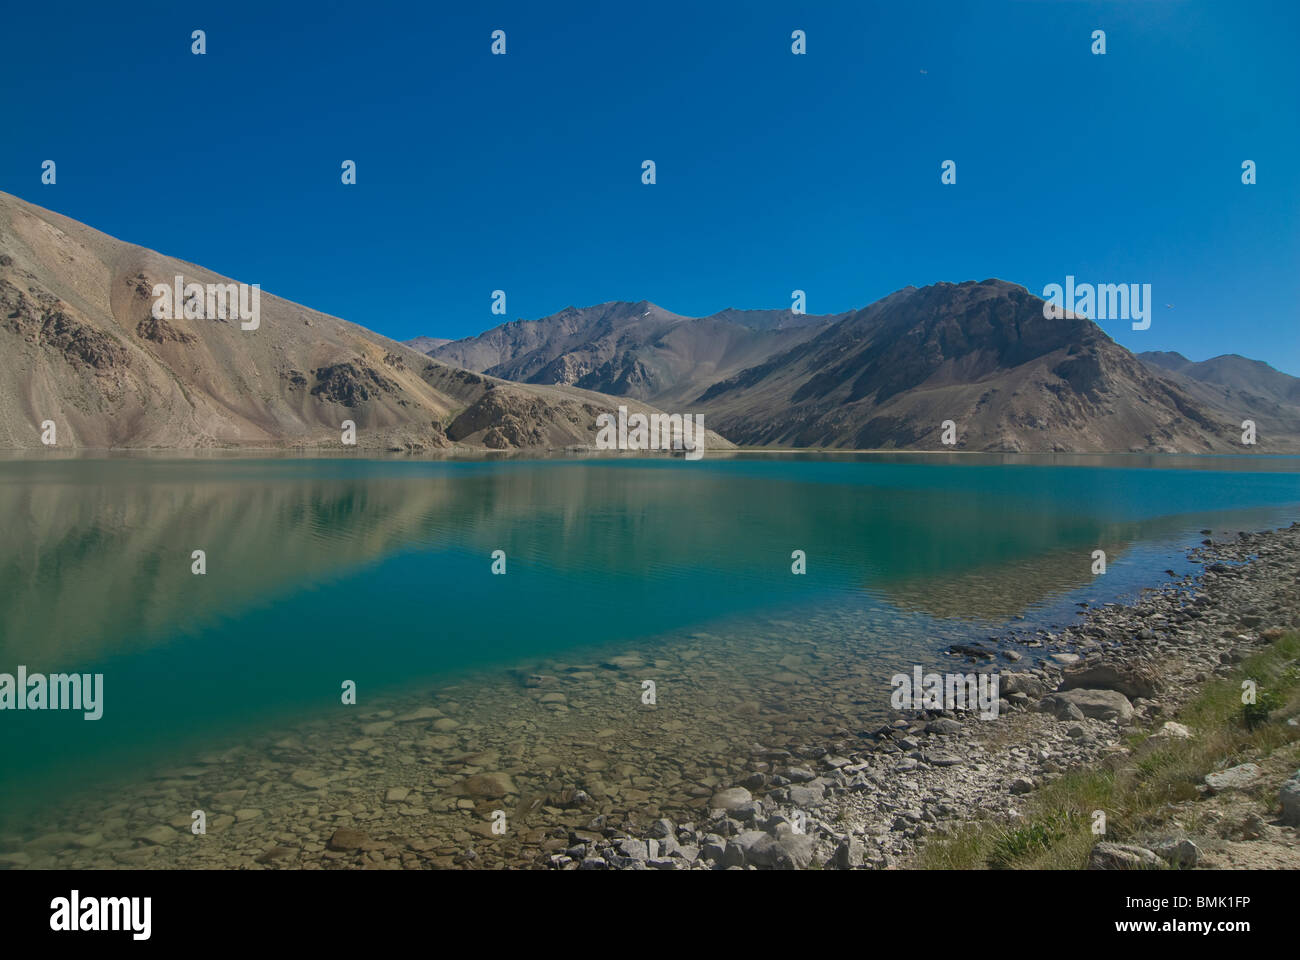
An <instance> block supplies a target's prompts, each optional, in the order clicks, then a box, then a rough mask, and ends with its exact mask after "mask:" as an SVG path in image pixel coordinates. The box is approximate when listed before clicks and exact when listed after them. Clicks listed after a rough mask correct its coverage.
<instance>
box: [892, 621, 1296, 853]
mask: <svg viewBox="0 0 1300 960" xmlns="http://www.w3.org/2000/svg"><path fill="white" fill-rule="evenodd" d="M1298 657H1300V633H1294V632H1293V633H1287V634H1284V635H1283V636H1282V637H1281V638H1280V639H1278V640H1276V641H1275V642H1274V643H1272V644H1270V645H1269V646H1268V647H1265V648H1263V649H1261V651H1260V652H1259V653H1257V654H1255V655H1254V656H1252V657H1250V658H1249V659H1247V660H1245V661H1243V662H1242V663H1241V664H1239V665H1238V666H1237V667H1236V668H1235V669H1234V670H1233V672H1232V674H1231V675H1230V676H1228V677H1226V678H1219V679H1214V680H1210V681H1208V682H1207V683H1206V684H1205V685H1204V686H1203V687H1202V688H1201V690H1200V691H1199V692H1198V693H1197V695H1196V696H1195V697H1194V698H1193V699H1192V700H1191V701H1190V702H1189V703H1187V704H1186V705H1185V706H1184V707H1183V709H1182V710H1181V711H1180V713H1179V715H1178V717H1177V720H1178V722H1179V723H1181V724H1183V725H1184V726H1186V727H1187V728H1188V729H1189V730H1190V731H1191V734H1192V736H1191V739H1187V740H1168V741H1166V742H1164V743H1162V744H1158V745H1148V744H1147V743H1146V740H1147V737H1148V736H1149V735H1150V734H1151V733H1152V732H1154V731H1153V730H1147V731H1141V732H1136V733H1134V734H1132V735H1130V736H1128V737H1127V738H1125V744H1124V745H1125V746H1127V747H1129V748H1130V750H1131V751H1132V753H1131V754H1130V756H1129V757H1128V758H1126V759H1125V760H1124V761H1123V762H1122V763H1120V764H1117V765H1116V768H1115V769H1107V768H1089V769H1084V770H1076V771H1073V772H1071V773H1067V774H1065V775H1063V776H1062V777H1060V778H1058V779H1056V780H1053V781H1052V782H1050V783H1047V784H1045V785H1044V786H1043V787H1042V788H1041V789H1039V790H1038V791H1037V792H1036V793H1035V794H1034V795H1033V797H1032V799H1031V800H1030V801H1029V802H1028V803H1027V804H1026V806H1025V809H1024V819H1023V822H1021V823H1019V824H1017V825H1015V826H1008V825H1006V824H1002V823H997V822H994V821H992V820H990V819H982V820H978V821H975V822H973V823H969V824H966V825H964V826H963V827H961V828H959V829H958V830H956V831H954V832H952V833H949V834H947V835H940V836H935V837H934V838H932V839H931V840H930V841H929V842H927V843H926V845H925V846H924V847H923V848H922V850H921V852H920V854H919V855H918V858H917V866H920V867H923V868H926V869H932V870H978V869H1002V870H1016V869H1022V870H1023V869H1039V870H1044V869H1045V870H1077V869H1082V868H1084V867H1085V866H1087V862H1088V854H1089V851H1091V849H1092V847H1093V844H1094V843H1095V842H1097V841H1098V840H1101V839H1105V840H1110V841H1113V842H1119V843H1123V842H1125V841H1126V840H1129V839H1131V838H1134V837H1137V836H1141V835H1144V834H1147V833H1150V832H1155V831H1158V830H1159V829H1160V828H1161V827H1162V826H1164V825H1165V824H1166V823H1167V822H1168V820H1169V819H1170V816H1171V813H1172V809H1173V807H1172V805H1173V804H1178V803H1182V802H1184V801H1187V800H1193V799H1195V798H1196V797H1197V796H1199V791H1198V789H1197V787H1198V785H1199V784H1200V783H1201V782H1202V780H1203V779H1204V777H1205V775H1206V774H1207V773H1212V772H1214V771H1215V770H1220V769H1223V768H1225V767H1230V766H1234V765H1236V764H1238V763H1244V762H1246V761H1248V760H1258V759H1260V758H1263V757H1266V756H1268V755H1269V754H1270V753H1272V752H1273V751H1274V750H1276V749H1278V748H1279V747H1282V746H1285V745H1287V744H1290V743H1293V742H1296V741H1300V727H1295V726H1289V725H1287V724H1286V722H1285V721H1286V720H1287V719H1288V718H1291V717H1295V716H1297V715H1300V666H1297V658H1298ZM1245 680H1254V681H1255V683H1256V685H1257V692H1256V703H1255V704H1253V705H1247V704H1242V702H1241V697H1242V683H1243V681H1245ZM1161 723H1162V724H1163V721H1162V722H1161ZM1095 811H1102V812H1103V813H1104V815H1105V836H1104V837H1100V836H1094V835H1093V832H1092V828H1093V823H1094V813H1095Z"/></svg>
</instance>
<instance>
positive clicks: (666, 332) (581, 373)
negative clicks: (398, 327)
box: [427, 300, 836, 411]
mask: <svg viewBox="0 0 1300 960" xmlns="http://www.w3.org/2000/svg"><path fill="white" fill-rule="evenodd" d="M835 319H836V318H835V317H818V316H807V315H803V314H793V313H791V312H790V311H789V310H734V309H728V310H723V311H721V312H720V313H716V314H713V315H712V316H709V317H702V318H695V317H684V316H681V315H679V314H676V313H670V312H668V311H667V310H664V309H663V308H661V307H657V306H655V305H654V304H653V303H649V302H647V301H645V300H642V301H639V302H637V303H626V302H622V301H615V302H611V303H601V304H597V305H596V306H594V307H582V308H579V307H567V308H566V309H564V310H561V311H560V312H559V313H556V314H552V315H551V316H549V317H544V318H542V319H541V320H516V321H514V322H511V323H507V324H503V325H502V326H499V327H494V328H493V329H491V330H488V331H487V332H486V333H483V334H480V335H479V336H477V337H469V338H467V339H464V340H456V341H453V342H451V343H448V344H445V345H443V346H440V347H436V348H433V349H432V350H429V351H427V352H428V353H429V355H430V356H432V357H435V358H437V359H439V360H442V361H444V362H446V363H450V364H453V365H455V366H458V367H464V368H465V369H467V370H476V371H480V372H483V373H488V374H491V375H492V376H496V377H502V378H504V379H507V380H515V381H519V382H522V383H535V384H571V385H573V386H576V387H581V388H584V389H587V390H596V391H598V392H600V393H604V394H609V395H611V396H616V397H634V398H636V399H639V400H644V401H647V402H650V403H654V404H655V405H656V406H660V407H669V406H671V407H672V408H673V409H674V411H676V410H678V409H680V408H682V407H683V406H688V405H689V402H690V401H691V400H692V399H693V398H695V397H697V396H699V394H700V393H702V392H703V391H704V390H705V389H706V388H708V387H709V386H711V385H712V384H713V383H716V382H717V381H719V380H722V379H725V378H726V377H729V376H732V375H734V374H736V373H738V372H740V371H741V370H744V369H746V368H748V367H751V366H754V365H755V364H758V363H762V362H763V361H764V360H766V359H767V358H768V357H770V356H771V355H772V354H774V353H778V352H780V351H783V350H786V349H789V348H790V347H792V346H795V345H796V344H799V343H802V342H803V341H805V340H807V339H808V338H809V337H811V336H813V335H815V334H816V333H817V331H818V330H821V329H824V328H825V327H826V326H828V325H829V324H831V323H833V322H834V321H835Z"/></svg>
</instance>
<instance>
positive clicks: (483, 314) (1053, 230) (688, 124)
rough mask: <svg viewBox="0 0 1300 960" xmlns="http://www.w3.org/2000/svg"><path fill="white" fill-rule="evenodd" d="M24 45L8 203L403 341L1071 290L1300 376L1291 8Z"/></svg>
mask: <svg viewBox="0 0 1300 960" xmlns="http://www.w3.org/2000/svg"><path fill="white" fill-rule="evenodd" d="M195 29H203V30H205V31H206V38H207V53H206V54H205V55H203V56H195V55H193V54H192V53H191V52H190V49H191V42H192V41H191V38H190V37H191V32H192V31H193V30H195ZM495 29H502V30H505V31H506V38H507V39H506V42H507V47H506V49H507V53H506V55H505V56H493V55H492V54H491V53H490V46H491V36H490V35H491V33H492V31H493V30H495ZM795 29H802V30H804V31H806V35H807V54H806V55H804V56H795V55H793V54H792V53H791V43H792V41H791V36H790V35H791V32H792V31H793V30H795ZM1095 29H1102V30H1105V31H1106V54H1105V55H1104V56H1096V55H1094V54H1092V53H1091V46H1092V40H1091V33H1092V31H1093V30H1095ZM3 31H4V36H5V43H4V48H5V53H4V56H3V57H2V58H0V91H3V92H4V102H5V118H4V121H3V123H4V133H3V137H2V139H0V189H3V190H5V191H7V192H9V193H13V194H16V195H18V196H20V197H23V198H24V199H27V200H30V201H33V202H35V203H38V204H40V205H42V206H45V207H48V208H50V209H53V210H55V211H58V212H59V213H63V214H66V215H68V216H71V217H73V218H75V219H77V220H81V221H83V222H85V223H87V224H90V225H91V226H93V227H96V228H97V229H100V230H104V231H105V232H107V233H110V234H112V235H114V236H117V237H120V238H122V239H124V240H129V241H131V242H134V243H139V244H141V245H144V246H147V247H151V248H153V249H156V250H159V251H162V252H164V253H167V254H171V255H173V256H177V257H180V258H182V259H184V260H188V261H191V262H196V263H200V264H202V265H204V266H207V267H210V268H212V269H213V270H216V271H218V272H220V273H224V274H227V275H229V276H231V277H233V278H235V279H237V280H241V281H244V282H247V283H254V282H256V283H260V284H261V285H262V288H263V289H264V290H266V291H268V292H271V293H275V294H278V295H281V296H284V297H287V298H289V299H291V300H295V301H298V302H301V303H303V304H305V305H307V306H310V307H313V308H315V309H318V310H323V311H326V312H328V313H333V314H337V315H339V316H343V317H346V318H347V319H349V320H354V321H356V322H358V323H360V324H363V325H364V326H367V327H370V328H372V329H375V330H377V331H379V332H381V333H384V334H386V335H388V336H391V337H394V338H396V339H406V338H409V337H412V336H415V335H417V334H428V335H432V336H443V337H460V336H466V335H470V334H474V333H478V332H480V331H482V330H484V329H486V328H488V327H491V326H494V325H495V324H497V323H499V322H501V321H502V320H503V319H516V318H520V317H523V318H536V317H540V316H544V315H546V314H548V313H552V312H554V311H556V310H559V309H561V308H563V307H565V306H568V305H579V306H581V305H587V304H592V303H598V302H601V301H605V300H640V299H647V300H652V301H654V302H655V303H658V304H659V305H661V306H662V307H664V308H666V309H668V310H672V311H675V312H677V313H683V314H688V315H703V314H707V313H712V312H714V311H716V310H719V309H722V308H724V307H728V306H735V307H788V306H789V305H790V294H791V291H792V290H794V289H796V288H798V289H802V290H805V291H806V292H807V308H808V311H809V312H811V313H831V312H839V311H842V310H848V309H852V308H855V307H860V306H864V305H866V304H867V303H869V302H871V301H872V300H875V299H877V298H879V297H881V296H884V295H885V294H888V293H889V292H891V291H893V290H895V289H897V288H899V287H902V286H905V285H907V284H914V285H917V286H922V285H924V284H927V283H932V282H935V281H938V280H950V281H961V280H969V279H973V280H981V279H984V278H987V277H1001V278H1003V279H1006V280H1010V281H1013V282H1017V283H1022V284H1024V285H1025V286H1027V287H1028V288H1029V289H1030V290H1031V291H1033V292H1034V293H1036V294H1041V292H1042V290H1043V287H1044V285H1046V284H1048V283H1063V282H1064V280H1065V277H1066V275H1067V274H1072V275H1074V276H1075V277H1076V278H1077V279H1078V280H1079V281H1080V282H1093V283H1121V282H1133V283H1150V284H1151V285H1152V292H1153V298H1154V300H1155V302H1156V308H1155V310H1154V312H1153V319H1152V324H1151V327H1150V329H1149V330H1146V331H1142V332H1134V331H1132V330H1131V329H1130V325H1129V324H1128V323H1127V322H1103V324H1102V325H1103V327H1105V328H1106V329H1107V332H1109V333H1110V334H1111V335H1112V336H1113V337H1115V338H1116V339H1117V340H1118V341H1119V342H1120V343H1122V344H1124V345H1125V346H1127V347H1129V348H1130V349H1133V350H1146V349H1162V350H1179V351H1181V352H1183V353H1185V354H1187V355H1188V356H1190V357H1192V358H1193V359H1196V360H1200V359H1205V358H1206V357H1209V356H1213V355H1216V354H1220V353H1241V354H1244V355H1246V356H1251V357H1256V358H1259V359H1264V360H1268V361H1269V362H1271V363H1273V364H1274V365H1275V366H1277V367H1279V368H1280V369H1283V370H1286V371H1287V372H1289V373H1292V374H1297V375H1300V316H1298V313H1300V310H1298V308H1297V305H1296V297H1295V287H1296V285H1297V282H1300V227H1298V225H1300V185H1298V179H1297V178H1298V177H1300V157H1298V156H1297V146H1300V57H1297V56H1296V53H1295V43H1296V40H1297V37H1298V36H1300V3H1296V2H1294V0H1281V2H1276V3H1263V2H1259V3H1255V2H1248V0H1247V2H1243V0H1232V2H1226V0H1223V2H1189V3H1178V2H1123V3H1074V2H1068V3H1051V2H1018V3H1001V2H980V3H955V2H942V3H932V4H927V3H921V2H911V0H908V2H902V0H900V2H895V3H888V4H878V3H867V2H846V3H835V2H818V3H807V4H798V3H778V2H764V0H749V2H744V3H709V2H703V0H696V2H688V3H668V2H661V0H652V2H649V3H633V2H626V3H625V2H618V3H615V2H592V3H576V2H566V3H559V2H544V3H543V2H536V0H533V2H522V3H502V2H493V3H473V4H470V3H466V4H458V5H455V6H454V7H453V6H452V5H449V4H443V3H436V2H434V3H419V4H410V5H400V6H399V5H389V4H385V3H381V2H367V3H358V4H351V3H319V4H310V5H307V4H293V5H289V4H283V5H281V4H276V3H268V2H259V3H242V2H229V0H223V2H220V3H207V4H191V3H173V2H167V3H148V2H146V3H132V4H129V5H120V6H119V5H109V4H102V3H94V4H91V3H78V4H66V3H59V2H56V0H55V2H40V3H14V4H10V5H8V7H7V9H6V12H5V16H4V25H3ZM47 159H53V160H55V161H56V163H57V165H58V166H57V183H56V184H54V185H43V184H42V183H41V181H40V178H41V163H42V161H44V160H47ZM344 160H354V161H356V163H357V181H358V182H357V184H356V185H354V186H345V185H343V184H342V183H341V179H340V175H341V164H342V163H343V161H344ZM643 160H653V161H655V163H656V165H657V171H656V173H657V183H655V184H654V185H653V186H647V185H644V184H642V182H641V173H642V168H641V164H642V161H643ZM945 160H954V161H956V163H957V183H956V184H955V185H943V184H941V182H940V173H941V170H940V166H941V164H942V162H943V161H945ZM1244 160H1253V161H1255V163H1256V164H1257V177H1258V183H1257V184H1255V185H1254V186H1245V185H1243V184H1242V182H1241V164H1242V161H1244ZM495 289H503V290H505V291H506V294H507V314H508V315H507V316H506V317H499V316H493V315H492V314H491V313H490V306H491V293H492V291H493V290H495ZM1165 304H1172V305H1173V306H1172V308H1167V307H1165Z"/></svg>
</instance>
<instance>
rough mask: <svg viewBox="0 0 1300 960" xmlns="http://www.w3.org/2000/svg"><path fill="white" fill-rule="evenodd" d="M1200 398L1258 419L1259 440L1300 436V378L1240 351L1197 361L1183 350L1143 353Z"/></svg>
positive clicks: (1235, 417)
mask: <svg viewBox="0 0 1300 960" xmlns="http://www.w3.org/2000/svg"><path fill="white" fill-rule="evenodd" d="M1138 358H1139V359H1140V360H1142V362H1143V363H1146V364H1147V365H1148V366H1151V367H1153V368H1156V369H1159V370H1161V371H1163V372H1164V374H1165V375H1166V376H1168V377H1170V379H1172V380H1173V381H1174V382H1175V383H1177V384H1178V385H1179V386H1180V387H1181V388H1182V389H1183V390H1184V391H1186V392H1187V393H1188V394H1189V395H1190V396H1192V397H1195V398H1196V399H1197V400H1199V401H1200V402H1201V403H1204V404H1210V405H1214V406H1216V407H1219V408H1222V409H1223V410H1225V411H1227V412H1228V413H1229V414H1230V415H1231V417H1230V419H1231V420H1232V422H1234V423H1237V424H1240V423H1241V421H1242V420H1247V419H1249V420H1253V421H1255V425H1256V429H1257V431H1258V434H1259V438H1260V443H1261V444H1264V443H1265V442H1266V441H1268V440H1269V439H1270V438H1272V437H1279V436H1292V437H1294V436H1297V435H1300V377H1293V376H1290V375H1289V374H1285V373H1282V371H1280V370H1275V369H1273V368H1272V367H1270V366H1269V365H1268V364H1267V363H1264V362H1263V361H1261V360H1248V359H1247V358H1246V357H1241V356H1238V355H1237V354H1235V353H1229V354H1224V355H1223V356H1220V357H1211V358H1210V359H1209V360H1201V361H1199V362H1194V361H1191V360H1188V359H1187V358H1186V357H1184V356H1183V355H1182V354H1181V353H1173V352H1165V351H1155V350H1152V351H1148V352H1147V353H1140V354H1138Z"/></svg>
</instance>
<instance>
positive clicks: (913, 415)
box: [699, 280, 1293, 453]
mask: <svg viewBox="0 0 1300 960" xmlns="http://www.w3.org/2000/svg"><path fill="white" fill-rule="evenodd" d="M699 403H700V405H701V406H702V407H703V408H704V410H705V412H706V414H707V415H708V416H709V417H710V423H711V425H712V426H714V427H715V428H717V429H718V430H719V431H720V432H721V433H723V435H725V436H727V437H728V438H730V439H732V440H735V441H736V442H738V443H740V444H743V445H764V444H772V445H782V446H827V447H852V448H919V449H942V446H941V437H942V424H943V422H944V421H945V420H952V421H953V422H954V423H955V425H956V436H957V443H956V446H957V448H958V449H967V450H999V451H1025V452H1030V451H1042V452H1051V451H1071V452H1076V451H1077V452H1094V451H1113V452H1125V451H1143V452H1184V453H1210V452H1251V453H1255V452H1266V450H1267V449H1269V447H1268V446H1267V445H1266V444H1265V443H1264V442H1263V441H1261V444H1260V446H1259V447H1256V448H1245V447H1243V446H1242V445H1241V443H1240V427H1239V426H1238V424H1237V423H1234V422H1233V417H1232V416H1231V415H1229V414H1228V413H1227V412H1226V411H1224V410H1223V409H1222V408H1221V407H1219V406H1217V405H1215V404H1213V403H1211V402H1209V401H1208V400H1204V399H1198V398H1197V397H1194V396H1192V395H1191V394H1190V393H1189V392H1188V391H1187V390H1185V389H1184V388H1183V387H1181V386H1180V385H1179V384H1178V383H1176V382H1174V381H1173V379H1171V378H1169V377H1167V376H1164V375H1162V374H1160V373H1159V372H1157V371H1153V370H1152V369H1151V368H1150V367H1148V366H1147V365H1145V364H1143V363H1142V362H1141V361H1140V360H1138V359H1137V357H1135V356H1134V355H1133V354H1131V353H1129V351H1127V350H1125V349H1124V348H1123V347H1121V346H1119V345H1118V344H1116V343H1115V342H1114V341H1113V340H1111V339H1110V337H1108V336H1107V335H1106V334H1105V333H1104V332H1103V331H1102V330H1101V328H1100V327H1098V326H1097V325H1096V324H1095V323H1093V322H1092V321H1091V320H1088V319H1086V318H1083V317H1075V316H1066V317H1062V318H1060V319H1047V318H1045V317H1044V316H1043V301H1042V300H1040V299H1039V298H1038V297H1035V296H1033V295H1032V294H1030V293H1029V292H1028V291H1027V290H1025V289H1024V288H1023V287H1020V286H1016V285H1014V284H1010V283H1006V282H1004V281H1001V280H985V281H983V282H982V283H975V282H973V281H968V282H966V283H961V284H951V283H938V284H934V285H933V286H929V287H925V288H924V289H920V290H918V289H916V288H914V287H907V288H905V289H903V290H899V291H898V292H896V293H893V294H891V295H890V296H888V297H886V298H884V299H883V300H880V301H877V302H876V303H874V304H872V305H871V306H869V307H866V308H865V309H863V310H859V311H857V312H856V313H853V314H851V315H849V316H847V317H846V318H844V319H843V320H840V321H839V322H837V323H835V324H833V325H832V326H830V327H828V328H827V329H825V330H823V331H821V332H820V333H818V334H817V336H815V337H813V338H812V339H810V340H808V341H806V342H805V343H802V344H799V345H798V346H796V347H794V348H792V349H790V350H787V351H785V352H783V353H780V354H777V355H775V356H773V357H771V358H770V359H769V360H768V361H766V362H765V363H764V364H762V365H760V366H757V367H753V368H751V369H748V370H745V371H743V372H741V373H740V374H738V375H736V376H734V377H732V378H730V379H729V380H727V381H725V382H723V383H719V384H715V385H714V386H713V387H711V388H709V389H708V390H707V391H705V392H704V394H703V395H701V397H700V398H699ZM1238 423H1239V420H1238ZM1292 439H1293V438H1292ZM1275 440H1276V438H1275ZM1279 442H1280V441H1279ZM1274 448H1276V444H1275V446H1274Z"/></svg>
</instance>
